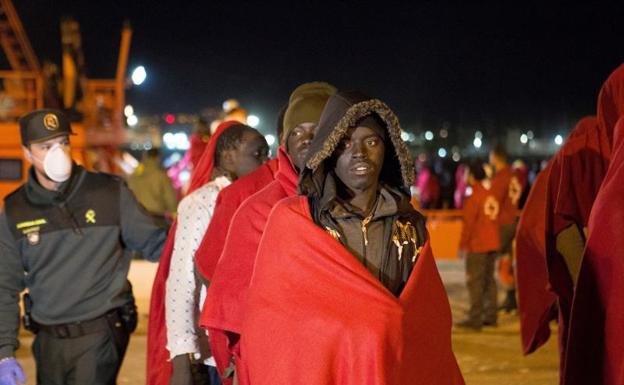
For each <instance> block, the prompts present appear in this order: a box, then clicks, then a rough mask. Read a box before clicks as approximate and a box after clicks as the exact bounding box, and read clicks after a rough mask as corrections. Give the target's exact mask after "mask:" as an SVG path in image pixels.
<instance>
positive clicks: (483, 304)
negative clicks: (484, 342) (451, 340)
mask: <svg viewBox="0 0 624 385" xmlns="http://www.w3.org/2000/svg"><path fill="white" fill-rule="evenodd" d="M468 184H469V185H470V188H471V191H470V194H467V195H468V197H467V199H466V201H465V203H464V214H463V227H462V234H461V241H460V246H459V249H460V255H461V257H462V258H463V259H465V261H466V286H467V288H468V295H469V298H470V309H469V310H468V316H467V318H466V319H464V320H462V321H460V322H458V323H457V324H456V326H458V327H461V328H468V329H472V330H481V327H482V326H496V324H497V314H496V312H497V308H496V295H497V290H496V281H495V279H494V265H495V263H496V256H497V253H498V250H499V249H500V233H499V231H500V230H499V223H498V214H499V211H500V205H499V202H498V200H497V199H496V197H495V195H494V193H493V191H492V183H491V182H490V180H489V179H487V177H486V173H485V170H484V168H483V163H481V162H478V161H477V162H473V163H472V164H471V165H470V168H469V175H468Z"/></svg>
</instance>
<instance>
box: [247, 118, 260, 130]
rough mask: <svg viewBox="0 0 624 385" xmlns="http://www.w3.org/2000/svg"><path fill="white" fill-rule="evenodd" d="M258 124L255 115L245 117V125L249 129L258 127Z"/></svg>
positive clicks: (258, 119) (258, 121) (258, 120)
mask: <svg viewBox="0 0 624 385" xmlns="http://www.w3.org/2000/svg"><path fill="white" fill-rule="evenodd" d="M258 124H260V118H259V117H257V116H256V115H249V116H248V117H247V125H248V126H250V127H254V128H256V127H258Z"/></svg>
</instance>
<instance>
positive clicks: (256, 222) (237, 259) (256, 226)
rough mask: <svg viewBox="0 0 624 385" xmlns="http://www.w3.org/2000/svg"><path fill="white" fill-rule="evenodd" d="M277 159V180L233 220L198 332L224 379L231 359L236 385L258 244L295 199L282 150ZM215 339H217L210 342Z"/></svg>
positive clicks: (292, 178)
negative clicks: (206, 336) (283, 204)
mask: <svg viewBox="0 0 624 385" xmlns="http://www.w3.org/2000/svg"><path fill="white" fill-rule="evenodd" d="M278 159H279V170H278V172H277V175H276V179H275V180H274V181H273V182H271V183H270V184H269V185H268V186H267V187H265V188H264V189H262V190H260V191H259V192H257V193H256V194H254V195H252V196H251V197H250V198H249V199H247V200H246V201H245V202H243V204H242V205H241V206H240V208H239V209H238V210H237V211H236V213H235V214H234V217H233V218H232V222H231V224H230V229H229V231H228V235H227V238H226V240H225V246H224V249H223V253H222V254H221V258H220V259H219V263H218V265H217V267H216V269H215V273H214V275H213V279H212V281H211V282H210V289H209V290H208V296H207V298H206V302H205V303H204V308H203V311H202V316H201V319H200V326H202V327H204V328H207V329H208V331H209V333H210V336H211V338H210V347H211V350H212V352H213V354H214V355H215V359H216V361H217V364H218V366H219V371H220V373H223V371H224V370H225V367H227V365H228V364H229V362H230V357H231V354H233V355H234V356H235V357H236V368H237V371H238V378H239V384H242V385H244V384H247V382H245V380H246V376H245V372H244V364H243V363H242V360H241V357H240V353H239V349H238V335H240V333H241V328H242V323H243V315H244V312H243V309H244V304H245V298H246V295H247V288H248V287H249V281H250V280H251V274H252V272H253V268H254V264H255V261H256V253H257V251H258V245H259V244H260V238H261V237H262V233H263V232H264V227H265V225H266V222H267V219H268V217H269V213H270V212H271V209H272V208H273V206H275V204H277V202H279V201H281V200H282V199H284V198H287V197H289V196H293V195H295V194H296V193H297V181H298V174H297V171H296V170H295V168H294V166H293V165H292V163H291V161H290V159H289V158H288V155H287V154H286V152H285V150H284V149H283V148H281V147H280V149H279V153H278ZM217 335H221V337H217V338H214V337H215V336H217ZM227 335H230V336H232V337H233V338H231V339H230V341H229V344H227V343H226V342H227V341H228V338H227ZM219 343H220V344H221V345H220V346H219ZM228 345H229V346H228ZM224 365H225V367H224Z"/></svg>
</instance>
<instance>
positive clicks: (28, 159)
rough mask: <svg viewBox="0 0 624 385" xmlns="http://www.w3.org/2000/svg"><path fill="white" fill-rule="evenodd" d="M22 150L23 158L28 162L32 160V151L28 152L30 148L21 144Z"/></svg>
mask: <svg viewBox="0 0 624 385" xmlns="http://www.w3.org/2000/svg"><path fill="white" fill-rule="evenodd" d="M22 150H23V151H24V159H26V160H27V161H28V162H30V163H32V162H33V156H32V153H31V152H30V149H29V148H28V147H26V146H22Z"/></svg>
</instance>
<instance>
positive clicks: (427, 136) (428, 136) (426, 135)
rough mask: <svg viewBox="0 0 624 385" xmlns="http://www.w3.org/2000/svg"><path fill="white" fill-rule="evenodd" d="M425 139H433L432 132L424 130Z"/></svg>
mask: <svg viewBox="0 0 624 385" xmlns="http://www.w3.org/2000/svg"><path fill="white" fill-rule="evenodd" d="M425 139H427V140H433V132H431V131H427V132H425Z"/></svg>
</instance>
